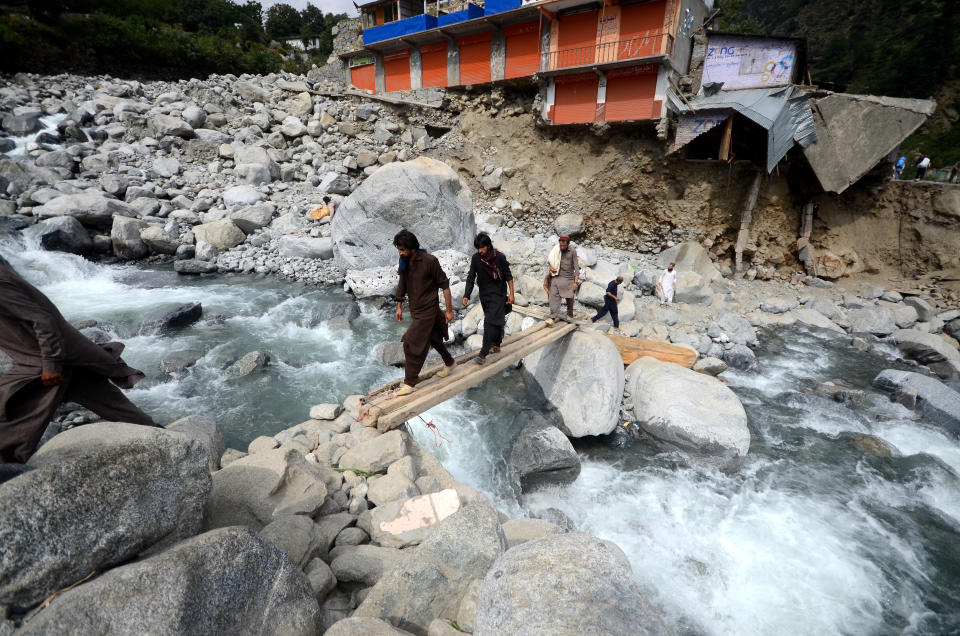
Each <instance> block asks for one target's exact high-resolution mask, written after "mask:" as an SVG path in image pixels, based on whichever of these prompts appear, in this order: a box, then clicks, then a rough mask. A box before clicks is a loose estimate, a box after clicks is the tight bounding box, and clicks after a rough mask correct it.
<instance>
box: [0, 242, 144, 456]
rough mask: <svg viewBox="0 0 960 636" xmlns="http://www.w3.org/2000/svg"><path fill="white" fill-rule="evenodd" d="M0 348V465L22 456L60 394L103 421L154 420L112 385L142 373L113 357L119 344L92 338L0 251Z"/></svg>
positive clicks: (32, 445) (34, 442)
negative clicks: (3, 367)
mask: <svg viewBox="0 0 960 636" xmlns="http://www.w3.org/2000/svg"><path fill="white" fill-rule="evenodd" d="M0 349H2V350H3V351H4V352H6V354H7V355H9V356H10V357H11V358H12V359H13V368H11V369H10V370H9V371H8V372H7V373H5V374H3V376H2V377H0V464H2V463H20V464H22V463H26V461H27V460H28V459H29V458H30V456H31V455H33V453H34V452H35V451H36V449H37V444H38V443H39V442H40V438H41V437H42V435H43V431H44V429H45V428H46V427H47V424H48V423H49V421H50V419H51V418H52V417H53V415H54V413H55V412H56V410H57V407H59V406H60V404H61V403H62V402H64V401H68V402H76V403H78V404H81V405H82V406H84V407H86V408H88V409H90V410H91V411H93V412H94V413H96V414H97V415H99V416H100V417H103V418H105V419H107V420H111V421H115V422H130V423H133V424H143V425H145V426H157V424H155V423H154V421H153V420H152V419H151V418H150V416H149V415H147V414H146V413H144V412H143V411H141V410H140V409H138V408H137V407H136V406H135V405H134V404H133V403H132V402H131V401H130V400H128V399H127V398H126V396H125V395H124V394H123V393H122V392H121V391H120V389H118V388H117V387H121V388H124V389H129V388H131V387H133V385H134V384H136V383H137V382H139V381H140V380H142V379H143V377H144V375H143V373H141V372H140V371H137V370H136V369H133V368H131V367H128V366H127V365H126V364H125V363H124V362H123V360H122V359H121V358H120V353H121V352H122V351H123V345H122V344H120V343H118V342H111V343H107V344H105V345H97V344H94V343H93V341H91V340H90V339H89V338H87V337H86V336H84V335H83V334H82V333H80V332H79V331H77V330H76V329H75V328H74V327H73V326H72V325H71V324H70V323H68V322H67V321H66V320H65V319H64V318H63V316H62V315H61V314H60V312H59V311H58V310H57V308H56V307H55V306H54V304H53V303H52V302H50V299H48V298H47V297H46V296H44V295H43V293H41V292H40V290H38V289H37V288H36V287H34V286H33V285H31V284H30V283H28V282H27V281H26V280H24V279H23V278H22V277H21V276H20V275H19V274H17V272H15V271H14V270H13V268H12V267H11V266H10V264H9V263H7V262H6V261H5V260H4V259H3V258H0ZM114 385H116V386H114Z"/></svg>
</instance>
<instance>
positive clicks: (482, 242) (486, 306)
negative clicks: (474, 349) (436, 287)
mask: <svg viewBox="0 0 960 636" xmlns="http://www.w3.org/2000/svg"><path fill="white" fill-rule="evenodd" d="M473 246H474V247H475V248H477V253H476V254H474V255H473V258H471V259H470V271H468V272H467V288H466V289H465V290H464V292H463V306H464V307H466V306H467V305H468V304H469V303H470V295H471V294H473V285H474V282H476V284H477V286H478V287H479V288H480V292H479V296H480V306H481V307H483V345H482V346H481V347H480V355H479V356H477V357H476V358H474V360H476V361H477V364H483V363H484V362H486V361H487V354H488V353H490V352H491V351H492V352H493V353H497V352H498V351H500V344H501V343H502V342H503V327H504V325H506V324H507V311H506V310H507V305H513V275H512V274H511V273H510V263H508V262H507V257H506V256H504V255H503V254H502V253H500V252H498V251H497V250H495V249H493V242H492V241H491V240H490V236H489V235H488V234H487V233H486V232H480V233H479V234H477V238H476V239H474V241H473ZM508 286H509V287H510V295H509V296H507V287H508Z"/></svg>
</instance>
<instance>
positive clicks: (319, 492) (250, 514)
mask: <svg viewBox="0 0 960 636" xmlns="http://www.w3.org/2000/svg"><path fill="white" fill-rule="evenodd" d="M322 471H323V469H321V468H320V467H319V466H317V465H316V464H313V463H310V462H307V461H306V460H305V459H304V457H303V454H302V453H301V452H300V451H298V450H296V449H294V448H289V447H281V448H277V449H275V450H270V451H264V452H262V453H256V454H254V455H247V456H246V457H242V458H240V459H238V460H236V461H234V462H231V463H230V465H229V466H227V467H226V468H223V469H221V470H218V471H217V472H215V473H214V474H213V488H212V490H211V493H210V503H209V505H208V506H207V510H206V515H205V518H204V527H205V528H207V529H210V528H221V527H224V526H236V525H245V526H250V527H252V528H254V529H256V530H260V529H261V528H263V526H265V525H267V524H268V523H270V522H271V521H272V520H273V518H274V516H275V515H283V514H304V515H312V514H313V513H315V512H317V511H318V510H319V509H320V506H322V505H323V500H324V499H325V498H326V496H327V487H326V483H325V482H324V478H325V477H326V475H325V474H324V473H323V472H322Z"/></svg>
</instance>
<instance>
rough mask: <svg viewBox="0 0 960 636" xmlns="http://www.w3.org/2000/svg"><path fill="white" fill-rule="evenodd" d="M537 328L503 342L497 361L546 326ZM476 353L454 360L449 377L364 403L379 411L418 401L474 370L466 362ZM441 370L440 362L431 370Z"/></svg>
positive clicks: (432, 378)
mask: <svg viewBox="0 0 960 636" xmlns="http://www.w3.org/2000/svg"><path fill="white" fill-rule="evenodd" d="M539 327H540V328H539V329H534V328H532V327H531V328H530V329H528V330H527V331H524V332H522V333H521V334H518V336H514V337H512V338H511V339H510V340H511V341H510V342H507V341H506V340H504V344H503V345H501V348H500V352H501V353H499V354H496V355H497V358H498V359H499V357H500V356H502V355H509V354H510V352H511V351H513V350H515V349H516V348H517V347H520V346H523V343H525V342H529V341H530V339H531V338H539V337H540V336H539V332H540V331H542V330H543V329H545V328H546V325H542V326H539ZM478 353H479V350H476V351H471V352H470V353H469V354H466V355H463V356H460V358H456V360H457V366H456V367H455V368H454V369H453V371H451V372H450V375H448V376H447V377H446V378H436V377H434V375H433V374H431V377H429V378H426V379H423V380H422V381H421V382H418V383H417V390H416V391H415V392H413V393H411V394H409V395H401V396H399V397H398V396H394V395H391V394H389V393H382V394H381V395H379V396H377V397H375V398H374V399H372V400H367V402H366V403H367V404H372V405H374V406H376V407H377V408H378V409H379V410H380V411H389V410H396V409H397V408H399V407H401V406H403V405H404V404H407V403H409V402H413V401H414V400H416V399H418V398H419V397H420V394H422V393H423V392H424V391H426V390H432V389H433V388H435V387H437V386H440V385H442V384H445V383H449V382H452V381H453V380H454V379H456V378H460V377H463V376H464V375H466V374H468V373H470V372H471V371H472V370H473V369H474V368H475V365H471V364H468V362H469V361H471V360H473V359H474V358H475V357H476V356H477V354H478ZM442 368H444V364H443V362H440V363H439V364H438V365H435V367H433V368H432V370H433V371H434V373H435V372H436V371H438V370H440V369H442ZM422 377H423V375H422V374H421V378H422ZM398 382H399V381H398Z"/></svg>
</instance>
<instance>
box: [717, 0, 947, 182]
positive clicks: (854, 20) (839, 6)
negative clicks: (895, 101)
mask: <svg viewBox="0 0 960 636" xmlns="http://www.w3.org/2000/svg"><path fill="white" fill-rule="evenodd" d="M718 6H719V8H720V9H721V14H720V16H719V18H718V25H717V26H718V28H719V29H720V30H723V31H729V32H734V33H751V34H771V35H784V36H793V37H803V38H806V39H807V43H808V47H807V48H808V58H809V60H808V61H809V66H810V73H811V76H812V78H813V81H814V83H821V84H831V85H836V87H837V88H838V89H840V90H846V91H848V92H853V93H869V94H875V95H890V96H893V97H914V98H924V99H925V98H931V97H932V98H936V99H937V102H938V109H937V114H936V115H935V116H934V118H933V119H932V120H931V122H930V123H928V124H927V125H926V126H924V127H923V128H922V129H921V130H920V131H919V133H918V134H916V135H914V136H913V137H911V138H910V139H909V140H908V141H907V143H905V144H904V150H909V151H916V152H918V153H924V154H928V155H929V156H930V158H931V159H932V161H933V164H934V166H951V165H953V163H955V162H956V161H960V90H958V89H960V72H958V68H957V63H958V62H957V61H958V60H960V11H958V5H957V3H956V2H955V1H954V0H720V1H719V2H718Z"/></svg>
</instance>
